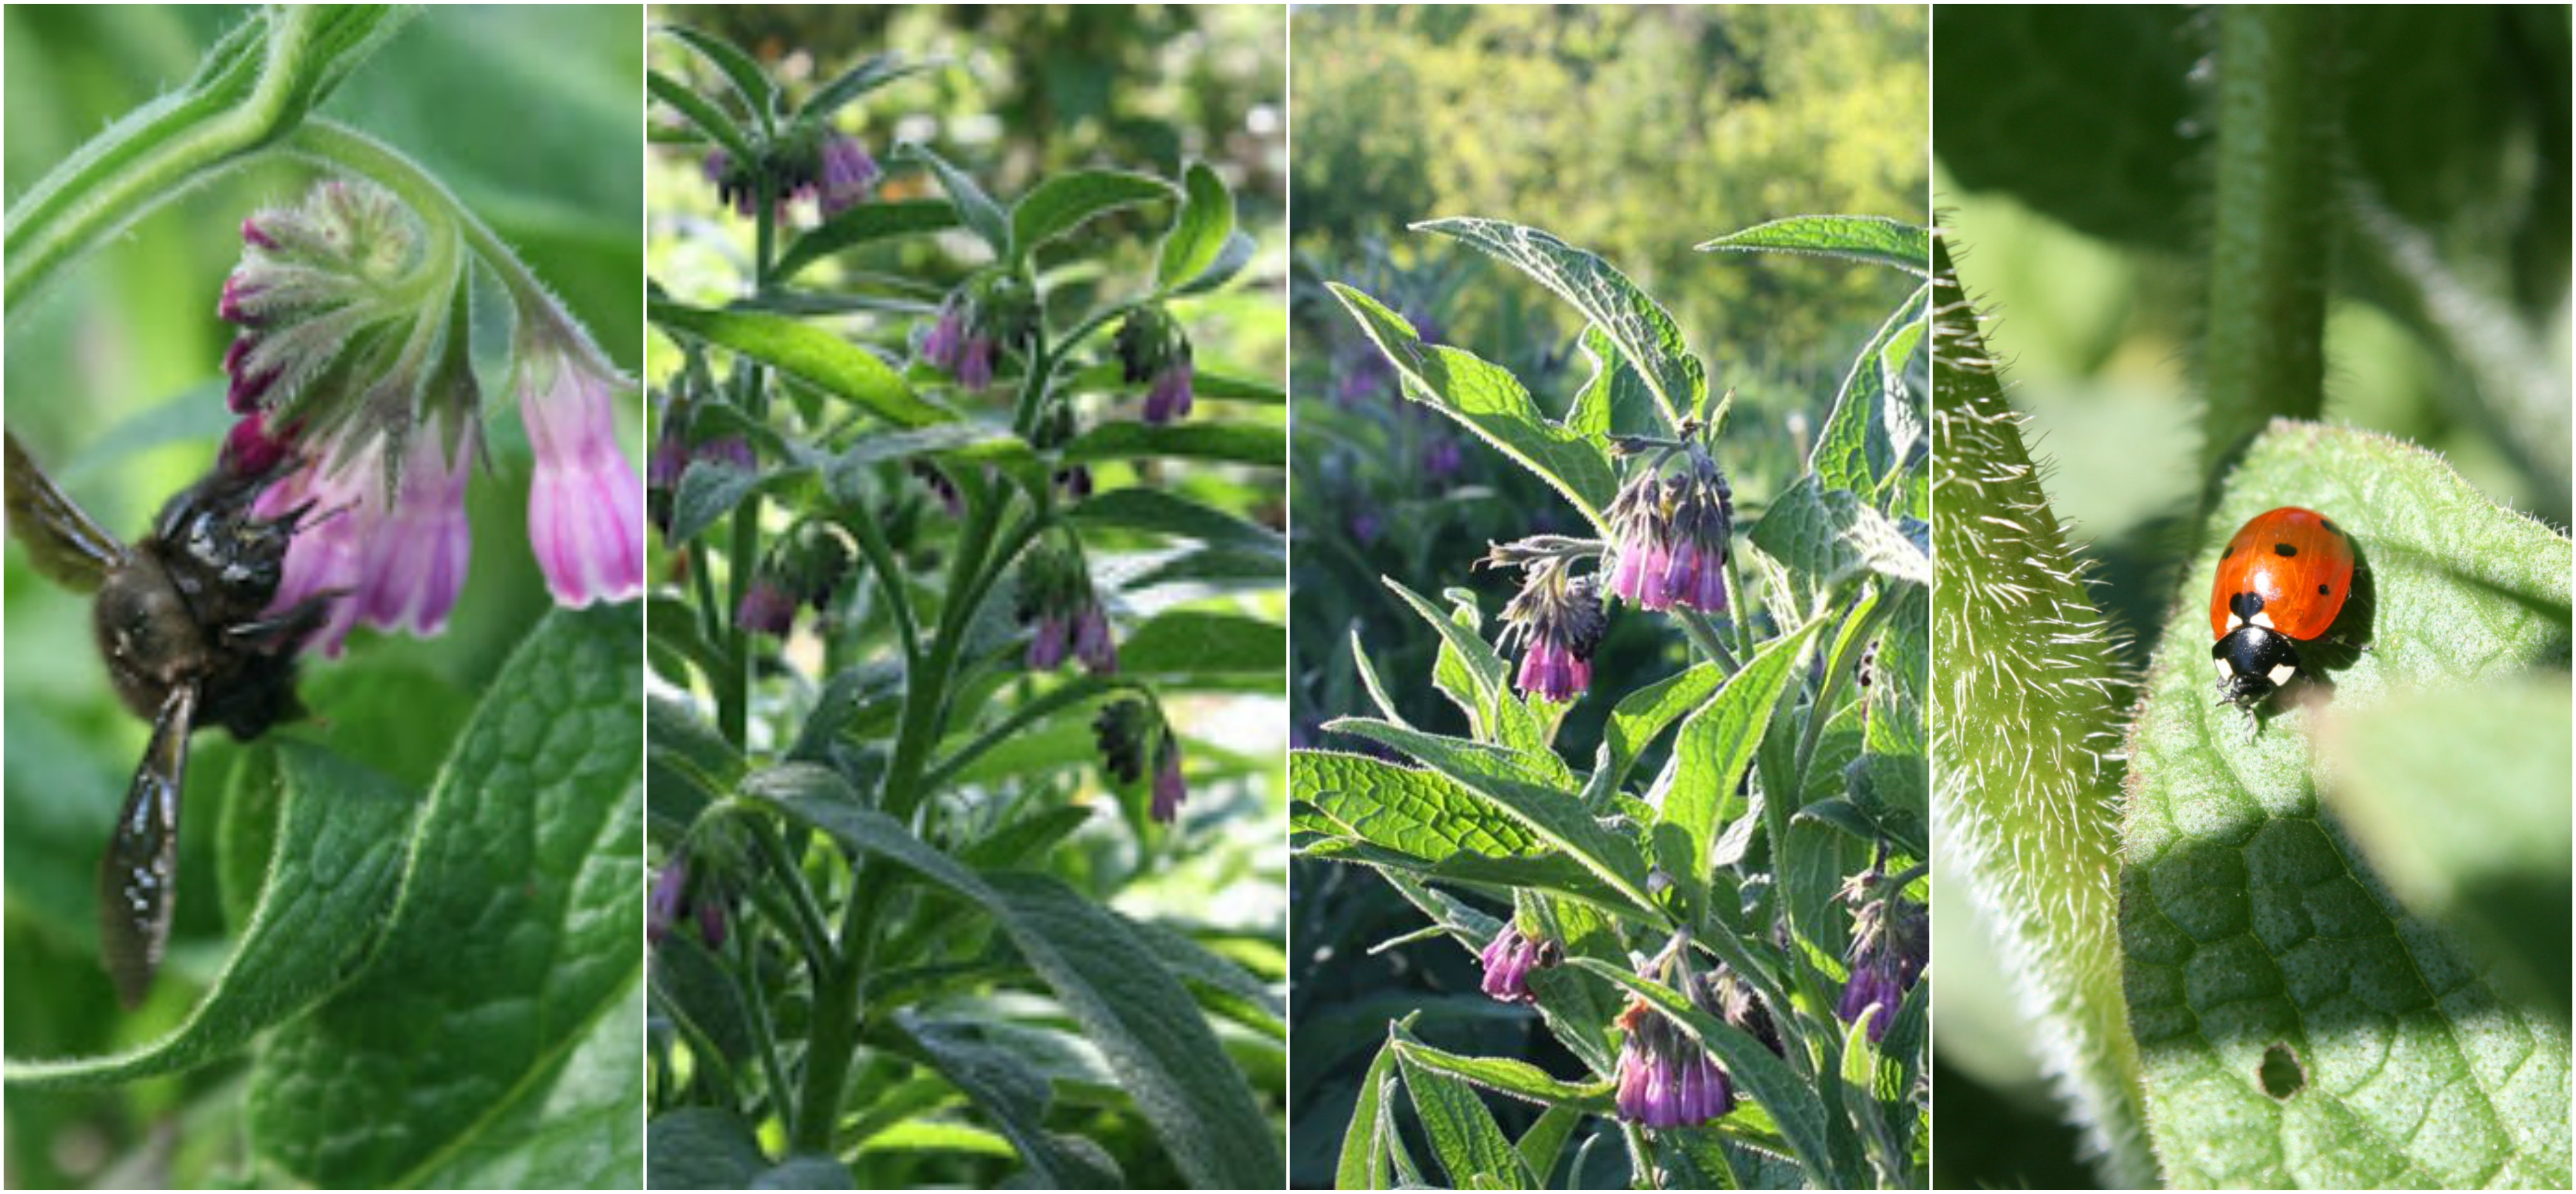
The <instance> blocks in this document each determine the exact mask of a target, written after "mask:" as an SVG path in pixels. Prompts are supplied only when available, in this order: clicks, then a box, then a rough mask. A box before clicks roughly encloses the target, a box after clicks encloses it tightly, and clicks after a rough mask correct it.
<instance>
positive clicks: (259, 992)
mask: <svg viewBox="0 0 2576 1194" xmlns="http://www.w3.org/2000/svg"><path fill="white" fill-rule="evenodd" d="M277 758H278V768H277V774H278V775H279V776H280V777H281V779H282V783H283V787H284V789H285V797H284V807H283V808H282V809H281V810H280V812H279V817H280V822H279V825H278V830H277V833H276V835H275V840H274V843H273V848H272V851H271V853H270V855H269V863H268V881H267V883H266V885H265V886H263V887H262V888H261V890H260V898H259V904H258V906H257V907H256V908H255V909H254V910H253V911H252V913H251V918H250V923H249V925H248V926H247V927H246V928H245V929H244V930H243V932H242V938H241V943H240V944H239V945H238V946H236V947H235V948H234V950H233V955H232V958H231V960H230V961H228V962H226V963H225V965H224V969H223V972H222V973H221V974H219V975H218V976H217V977H216V979H215V983H214V987H213V989H212V990H210V991H208V992H207V994H206V996H205V998H204V999H203V1000H201V1001H199V1002H198V1004H197V1006H196V1008H195V1009H194V1010H192V1011H190V1012H189V1013H188V1018H187V1019H186V1020H184V1021H182V1022H181V1023H180V1024H179V1026H178V1027H177V1028H175V1029H172V1030H171V1031H170V1032H169V1034H168V1035H166V1036H164V1037H162V1038H161V1039H159V1040H157V1041H154V1042H153V1043H151V1044H148V1045H144V1046H142V1047H140V1048H137V1049H133V1050H130V1051H128V1052H125V1053H120V1054H116V1055H113V1056H108V1057H100V1058H93V1059H81V1060H64V1061H21V1060H17V1059H12V1060H11V1061H10V1062H9V1064H8V1070H7V1079H8V1084H9V1087H10V1089H11V1090H19V1091H23V1090H44V1089H59V1088H73V1087H93V1086H113V1085H121V1084H124V1083H127V1082H132V1081H135V1080H138V1079H142V1078H148V1077H152V1076H154V1075H158V1074H176V1073H184V1072H186V1071H188V1070H192V1069H195V1068H197V1067H198V1066H201V1065H205V1064H207V1063H209V1062H213V1061H219V1060H221V1059H223V1058H226V1057H229V1056H231V1055H233V1054H234V1053H237V1052H239V1051H241V1050H242V1049H243V1048H245V1047H247V1046H248V1045H249V1044H250V1043H251V1041H252V1040H253V1039H254V1038H255V1037H257V1036H258V1034H259V1033H261V1032H263V1031H266V1030H267V1029H269V1028H271V1027H274V1026H276V1025H278V1024H281V1023H284V1022H285V1021H287V1020H289V1019H292V1018H293V1017H295V1016H296V1015H297V1014H299V1013H301V1012H303V1011H304V1010H305V1009H306V1008H309V1007H311V1006H313V1005H314V1004H315V1003H318V1002H320V1001H321V1000H322V999H323V998H324V997H325V996H327V995H328V994H329V993H330V992H331V991H332V990H333V989H335V988H337V987H339V986H340V985H341V984H342V983H344V982H346V981H347V979H348V977H349V974H350V972H351V971H352V970H353V969H354V968H355V966H356V965H357V963H358V962H359V961H360V959H361V958H363V957H364V955H365V953H366V951H367V949H368V948H369V947H370V946H372V945H373V944H374V943H375V940H376V936H377V932H378V930H379V929H380V928H381V927H382V926H383V923H384V922H383V916H384V910H385V907H386V905H387V903H388V902H389V901H390V900H391V899H392V898H393V893H394V884H395V881H396V880H397V879H398V878H399V877H400V875H401V873H402V865H403V848H404V846H405V844H406V843H407V842H408V841H409V839H410V827H411V817H412V811H413V809H414V808H415V807H417V802H416V801H415V800H414V799H413V797H412V796H411V795H410V794H409V793H407V792H404V791H403V790H402V789H400V788H399V787H396V786H395V785H393V784H392V783H390V782H388V781H387V780H385V779H384V778H383V777H382V776H379V775H377V774H376V773H374V772H372V771H369V770H367V769H366V768H364V767H361V766H359V765H357V764H355V763H352V762H349V761H348V760H346V759H343V758H341V757H340V756H338V755H336V754H333V753H331V752H329V751H326V750H323V749H321V748H319V747H315V746H311V745H308V744H305V743H301V742H294V741H288V742H285V743H281V744H280V745H279V747H278V749H277Z"/></svg>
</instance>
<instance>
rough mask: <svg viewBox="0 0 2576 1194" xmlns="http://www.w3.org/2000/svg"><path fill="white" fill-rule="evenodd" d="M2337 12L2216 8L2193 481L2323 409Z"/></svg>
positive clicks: (2211, 476)
mask: <svg viewBox="0 0 2576 1194" xmlns="http://www.w3.org/2000/svg"><path fill="white" fill-rule="evenodd" d="M2337 20H2338V18H2337V17H2336V15H2335V13H2334V11H2333V10H2332V9H2330V8H2308V7H2303V6H2297V5H2286V4H2282V5H2274V4H2243V5H2229V6H2226V7H2223V8H2221V9H2219V11H2218V63H2219V75H2218V96H2217V124H2218V136H2217V149H2216V173H2215V184H2216V189H2215V194H2214V197H2213V198H2214V206H2213V211H2212V217H2213V218H2212V223H2211V227H2210V232H2211V236H2210V250H2209V318H2208V321H2207V322H2208V327H2209V339H2208V343H2207V351H2206V352H2205V353H2204V359H2205V361H2206V363H2207V368H2208V384H2209V404H2208V407H2207V409H2206V411H2205V412H2204V415H2203V425H2202V426H2203V438H2202V443H2201V466H2202V468H2201V472H2202V478H2203V481H2204V483H2205V484H2204V489H2205V491H2206V490H2211V489H2214V487H2215V486H2216V484H2217V480H2218V477H2219V474H2220V473H2221V471H2222V470H2223V469H2224V468H2225V467H2226V466H2227V464H2228V462H2230V461H2231V460H2233V459H2234V458H2235V456H2236V454H2237V453H2238V452H2239V451H2241V450H2242V449H2243V448H2244V446H2245V444H2246V442H2247V441H2248V440H2251V439H2252V438H2253V437H2254V434H2255V433H2256V432H2258V431H2261V430H2262V429H2263V427H2264V425H2265V424H2267V423H2269V422H2271V420H2272V419H2274V418H2276V417H2281V418H2294V419H2313V418H2315V417H2317V414H2318V412H2319V411H2320V410H2321V409H2323V407H2324V403H2325V317H2326V280H2327V277H2328V273H2329V271H2328V268H2327V260H2328V255H2327V248H2328V243H2327V242H2328V239H2329V232H2330V227H2329V224H2328V217H2329V213H2330V212H2331V211H2332V209H2333V189H2332V188H2333V184H2332V181H2331V178H2330V173H2329V171H2330V163H2331V160H2332V154H2331V153H2330V152H2329V143H2328V139H2329V137H2330V136H2331V131H2332V127H2333V125H2332V121H2333V118H2334V114H2335V113H2337V112H2339V111H2340V110H2341V108H2340V106H2339V104H2340V101H2339V100H2338V98H2337V95H2336V88H2335V85H2334V83H2335V77H2334V70H2333V67H2332V65H2331V64H2332V62H2333V60H2334V54H2335V47H2334V44H2333V42H2334V33H2335V29H2336V26H2337Z"/></svg>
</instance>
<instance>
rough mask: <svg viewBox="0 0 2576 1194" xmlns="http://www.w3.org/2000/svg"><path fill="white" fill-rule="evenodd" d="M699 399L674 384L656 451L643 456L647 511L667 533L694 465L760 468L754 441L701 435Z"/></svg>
mask: <svg viewBox="0 0 2576 1194" xmlns="http://www.w3.org/2000/svg"><path fill="white" fill-rule="evenodd" d="M700 401H701V400H700V399H694V398H692V397H690V396H689V392H688V390H687V388H686V387H685V386H674V387H673V388H672V390H671V392H670V393H669V394H667V395H666V396H664V397H663V399H662V411H661V418H660V419H659V421H658V424H657V425H658V426H659V427H660V429H661V430H660V431H658V432H657V433H655V435H654V437H653V450H652V452H651V453H649V454H648V455H646V457H645V459H644V507H645V514H646V516H647V517H649V518H650V519H651V520H652V522H653V527H654V529H656V530H658V531H661V532H662V533H663V534H664V535H665V536H668V535H669V534H670V533H671V514H672V503H673V502H674V501H675V500H676V499H677V498H678V496H679V492H680V480H681V478H683V477H686V476H688V474H689V467H690V466H691V465H694V464H697V463H699V462H701V461H704V462H707V463H710V464H718V465H723V466H725V467H728V468H734V469H739V470H741V471H743V472H750V471H752V470H754V469H757V468H759V467H760V458H759V456H758V455H757V454H756V453H754V452H753V451H752V447H751V441H749V440H747V439H744V438H743V437H742V436H739V435H720V436H715V437H713V438H702V437H700V436H699V434H698V428H699V425H698V421H697V420H698V413H699V412H698V403H699V402H700Z"/></svg>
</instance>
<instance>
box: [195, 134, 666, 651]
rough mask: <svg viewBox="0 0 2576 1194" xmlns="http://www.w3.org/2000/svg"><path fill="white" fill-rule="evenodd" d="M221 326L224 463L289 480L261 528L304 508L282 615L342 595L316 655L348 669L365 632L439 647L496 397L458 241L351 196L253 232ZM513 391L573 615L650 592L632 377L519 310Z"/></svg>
mask: <svg viewBox="0 0 2576 1194" xmlns="http://www.w3.org/2000/svg"><path fill="white" fill-rule="evenodd" d="M242 241H243V250H242V257H241V261H240V263H239V264H238V265H237V266H236V267H235V268H234V270H233V272H232V274H231V275H230V276H229V277H227V278H226V279H225V281H224V289H223V293H222V296H221V297H220V298H219V300H218V301H217V304H216V313H217V314H218V315H219V316H221V317H222V318H223V319H225V320H227V321H229V322H231V323H233V324H235V325H237V326H238V327H239V328H240V329H241V331H240V334H239V335H238V336H237V337H236V338H235V340H234V342H233V344H232V347H231V348H230V349H229V350H227V351H226V352H225V354H224V370H225V372H226V374H227V375H228V376H229V379H230V386H229V389H228V391H227V394H226V400H227V402H228V403H229V404H230V406H231V407H232V409H233V412H234V413H235V414H237V415H239V416H241V422H240V423H239V424H238V425H236V426H235V428H234V430H233V432H232V434H230V435H229V436H227V437H226V446H225V449H224V451H225V457H226V459H228V460H231V461H234V462H236V463H238V464H239V465H241V466H242V467H250V466H252V465H262V464H265V465H269V466H276V467H284V468H285V469H286V470H287V471H286V472H285V474H284V475H283V476H282V478H281V479H280V480H279V481H278V482H277V483H276V484H274V485H272V486H270V487H269V489H268V490H267V491H265V492H264V493H263V494H262V495H261V499H260V503H259V506H258V507H257V508H256V512H257V513H259V514H260V515H261V516H262V517H275V516H277V515H279V514H281V513H283V512H286V511H289V510H293V509H297V508H299V507H305V508H309V509H311V510H312V511H314V514H313V515H312V517H310V518H309V519H306V520H305V521H303V522H302V523H301V524H300V527H299V530H298V533H297V535H296V537H295V540H294V542H293V544H292V545H291V546H290V547H289V549H288V551H287V557H286V563H285V575H284V579H283V581H282V583H281V584H280V585H279V588H278V603H277V605H276V606H275V608H277V609H285V608H288V607H290V606H292V605H294V604H296V603H298V602H301V601H304V600H306V599H307V598H310V597H313V596H316V595H334V596H341V597H343V598H344V599H343V600H340V601H338V602H337V603H336V604H335V608H334V610H333V616H332V618H331V620H330V622H329V623H328V624H327V625H326V626H325V627H324V628H323V629H322V631H321V632H320V633H318V634H316V635H315V636H314V637H313V638H312V639H310V640H308V647H309V648H310V649H316V650H320V651H323V652H325V653H327V654H333V655H336V654H338V653H339V652H340V651H341V649H342V648H343V646H344V644H345V642H346V640H347V637H348V633H349V631H350V629H351V628H352V627H354V626H355V625H356V624H357V623H359V622H362V621H363V622H366V623H368V624H371V625H374V626H377V627H379V628H382V629H387V630H394V629H401V630H407V631H409V632H411V633H414V634H419V635H431V634H436V633H437V632H438V631H439V630H440V629H441V628H443V627H444V626H445V624H446V620H447V615H448V613H449V611H450V610H452V609H453V608H454V606H455V603H456V599H457V595H458V593H459V592H460V591H461V589H462V588H463V586H464V582H465V571H466V564H467V560H468V558H469V556H470V554H471V547H472V530H471V527H470V526H469V525H468V523H467V521H466V517H465V506H464V500H465V483H466V480H467V478H468V476H469V475H470V473H471V466H472V465H473V463H474V462H475V461H476V460H477V459H478V458H479V456H480V453H481V450H482V448H481V439H480V435H479V428H480V416H481V413H482V394H481V389H480V387H479V386H478V385H477V384H476V382H475V378H474V371H473V367H472V363H471V359H472V354H471V350H470V346H469V343H468V342H469V338H470V332H469V325H468V321H467V319H466V317H465V306H466V304H464V303H463V302H462V301H461V296H462V293H463V286H464V279H465V278H466V276H467V275H468V273H469V272H470V271H469V269H468V263H467V262H466V261H465V260H464V259H463V258H462V257H461V255H460V250H459V249H458V248H457V247H456V245H455V244H454V243H453V238H448V239H445V240H436V241H433V240H432V238H429V237H426V236H424V234H423V228H422V225H421V223H420V221H419V218H418V217H417V216H416V215H415V214H414V213H412V212H411V210H410V209H408V208H406V207H404V206H403V205H402V203H401V202H400V201H399V200H397V199H395V198H394V197H393V196H392V195H391V194H390V193H389V192H387V191H385V190H383V189H382V188H380V187H377V186H375V185H373V184H370V183H365V182H358V181H351V180H342V179H334V180H330V181H326V182H323V183H321V184H319V185H317V186H315V187H314V188H313V189H312V190H311V191H310V192H308V193H307V194H306V196H305V197H304V199H303V200H302V201H301V202H299V203H297V204H296V205H294V206H292V207H280V208H267V209H263V210H261V211H259V212H257V213H255V214H253V215H252V216H251V217H250V218H248V219H246V220H244V221H243V222H242ZM512 297H513V299H514V302H515V311H514V314H515V315H516V325H517V333H516V339H515V340H514V342H513V344H512V352H511V358H512V367H511V388H512V390H513V392H514V394H515V396H516V398H517V400H518V408H519V412H520V416H521V419H522V420H523V422H524V423H525V424H526V427H527V430H528V438H529V442H530V443H531V444H532V445H533V446H534V447H535V449H536V475H535V479H534V484H533V487H532V492H531V496H530V500H529V535H530V539H531V542H532V545H533V546H534V547H535V549H536V554H537V558H538V563H539V565H540V566H541V567H542V569H543V570H544V572H545V575H546V580H547V584H548V587H549V588H550V589H551V590H552V591H553V593H554V595H555V598H556V600H558V601H559V602H561V603H563V604H566V605H586V604H589V603H590V602H592V601H596V600H602V599H616V598H622V597H626V596H631V595H633V594H634V593H636V592H638V591H640V590H641V589H642V587H643V544H642V539H643V532H642V526H641V521H642V520H641V510H640V506H641V504H642V503H641V497H642V494H641V491H640V487H639V485H638V482H637V479H636V476H635V473H634V470H633V468H632V466H631V465H629V464H628V462H627V457H626V455H625V453H624V451H623V450H622V449H621V448H620V447H619V446H618V443H617V438H616V430H617V429H616V418H615V411H614V407H613V405H612V396H613V394H614V393H615V392H616V391H617V390H618V389H620V388H622V387H623V386H624V385H625V382H624V380H623V379H622V378H621V377H620V376H619V375H618V373H617V371H616V370H615V369H614V368H613V367H611V366H610V365H608V364H607V362H606V360H605V358H603V357H602V356H601V355H600V354H599V350H598V349H597V347H596V346H594V345H593V344H592V343H591V342H590V339H589V337H588V336H587V334H585V333H583V332H582V331H581V330H580V328H579V327H578V326H577V325H575V324H573V323H572V322H571V320H570V318H569V316H566V315H565V314H564V313H563V312H562V310H561V308H559V307H557V306H555V304H554V300H553V299H551V298H550V297H547V296H545V295H543V294H541V293H534V294H523V293H514V294H513V296H512Z"/></svg>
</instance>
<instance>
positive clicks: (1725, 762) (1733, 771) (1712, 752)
mask: <svg viewBox="0 0 2576 1194" xmlns="http://www.w3.org/2000/svg"><path fill="white" fill-rule="evenodd" d="M1822 625H1824V619H1821V618H1819V619H1817V620H1815V621H1812V622H1809V623H1807V624H1806V625H1805V626H1802V627H1799V628H1798V629H1797V630H1795V631H1793V632H1791V633H1789V634H1784V635H1781V636H1780V637H1778V638H1775V639H1773V640H1771V641H1770V642H1768V643H1764V644H1763V645H1762V649H1761V650H1760V651H1757V652H1755V653H1754V655H1753V658H1751V659H1748V660H1745V661H1744V666H1743V668H1742V669H1740V670H1738V671H1737V672H1736V673H1735V674H1734V675H1732V676H1729V677H1727V680H1726V683H1725V685H1724V686H1723V687H1721V688H1719V689H1718V690H1717V695H1715V696H1713V697H1710V698H1709V699H1708V702H1707V703H1706V704H1703V705H1701V706H1700V707H1699V708H1698V709H1697V710H1696V711H1694V712H1693V713H1692V714H1691V715H1690V719H1689V720H1687V721H1684V722H1683V723H1682V728H1681V732H1680V735H1679V736H1678V737H1676V738H1675V739H1674V740H1673V763H1674V771H1673V782H1672V786H1671V787H1670V788H1668V789H1666V790H1665V792H1664V805H1663V808H1662V809H1661V810H1659V813H1658V823H1659V824H1665V825H1673V826H1676V827H1678V828H1680V829H1681V831H1682V832H1683V833H1684V834H1685V835H1686V836H1687V837H1688V839H1689V841H1690V850H1691V853H1690V857H1688V858H1685V859H1673V858H1658V859H1657V860H1656V861H1658V862H1660V863H1662V864H1663V865H1664V867H1665V869H1667V870H1672V871H1678V872H1680V873H1682V874H1687V875H1692V876H1698V875H1702V874H1705V873H1706V872H1707V869H1708V865H1709V847H1710V843H1712V842H1713V841H1715V840H1716V837H1717V829H1718V822H1719V820H1720V819H1721V813H1722V811H1723V810H1724V809H1725V808H1726V807H1727V806H1728V805H1729V804H1731V803H1733V802H1735V800H1736V795H1735V789H1736V785H1737V784H1738V783H1739V782H1741V781H1742V780H1743V778H1744V772H1745V769H1746V768H1748V767H1750V766H1751V765H1752V763H1753V749H1754V747H1756V746H1757V745H1759V744H1760V743H1761V741H1762V735H1763V734H1764V733H1765V732H1767V731H1768V730H1769V728H1770V725H1771V717H1772V713H1773V711H1774V710H1776V709H1777V708H1778V707H1779V705H1780V698H1781V697H1782V696H1783V695H1784V694H1786V693H1788V692H1790V691H1792V683H1793V681H1796V680H1799V679H1803V676H1802V675H1801V673H1802V672H1803V671H1804V670H1805V667H1804V665H1805V663H1806V655H1807V641H1808V640H1809V639H1812V638H1814V637H1815V634H1816V629H1817V628H1818V627H1820V626H1822ZM1786 795H1787V794H1786V793H1783V794H1781V797H1780V798H1786Z"/></svg>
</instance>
